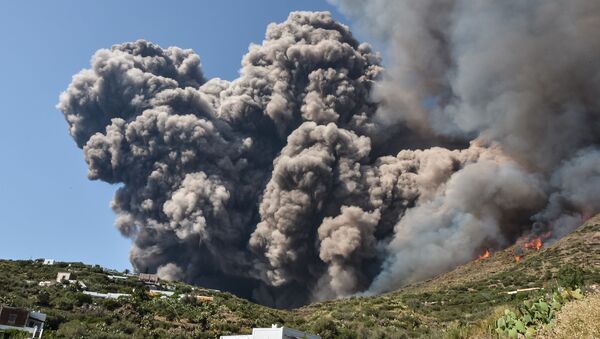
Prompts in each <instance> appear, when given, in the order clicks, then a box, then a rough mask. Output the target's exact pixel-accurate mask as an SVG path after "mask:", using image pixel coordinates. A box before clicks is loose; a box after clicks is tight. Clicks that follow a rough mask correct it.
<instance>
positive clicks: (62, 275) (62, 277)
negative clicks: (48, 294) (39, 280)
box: [56, 272, 71, 282]
mask: <svg viewBox="0 0 600 339" xmlns="http://www.w3.org/2000/svg"><path fill="white" fill-rule="evenodd" d="M63 280H71V273H69V272H58V274H57V275H56V282H62V281H63Z"/></svg>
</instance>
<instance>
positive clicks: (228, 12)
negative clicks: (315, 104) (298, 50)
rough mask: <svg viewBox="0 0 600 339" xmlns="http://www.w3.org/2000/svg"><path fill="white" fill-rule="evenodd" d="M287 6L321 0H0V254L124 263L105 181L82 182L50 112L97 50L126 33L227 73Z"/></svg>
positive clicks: (318, 4) (75, 153)
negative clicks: (186, 51) (193, 55)
mask: <svg viewBox="0 0 600 339" xmlns="http://www.w3.org/2000/svg"><path fill="white" fill-rule="evenodd" d="M293 10H329V11H331V12H332V13H333V15H334V17H335V18H336V19H338V20H340V21H342V22H344V23H348V21H347V20H346V19H345V18H344V17H343V16H342V15H341V14H339V13H338V12H336V11H335V8H333V7H332V6H331V5H329V4H328V3H326V2H325V1H324V0H269V1H265V0H257V1H248V0H237V1H233V0H218V1H169V2H166V1H143V2H142V1H116V0H112V1H74V0H73V1H35V2H34V1H23V0H19V1H10V2H9V1H2V2H0V46H2V52H0V114H1V117H2V123H0V154H1V155H2V161H1V162H0V230H1V232H0V258H12V259H17V258H20V259H28V258H44V257H45V258H55V259H57V260H65V261H83V262H86V263H90V264H100V265H103V266H107V267H112V268H116V269H125V268H130V265H129V261H128V252H129V244H130V242H129V240H128V239H125V238H123V237H121V236H120V234H119V233H118V232H117V230H116V229H115V228H114V226H113V222H114V217H115V216H114V214H113V212H112V211H111V210H110V208H109V203H110V200H111V198H112V195H113V193H114V190H115V187H113V186H110V185H109V184H106V183H103V182H95V181H89V180H87V177H86V173H87V169H86V165H85V162H84V161H83V155H82V152H81V150H80V149H78V148H77V147H76V146H75V143H74V142H73V140H72V139H71V138H70V136H69V135H68V133H67V125H66V123H65V121H64V119H63V116H62V114H61V113H60V112H59V111H57V110H56V108H55V105H56V103H57V101H58V95H59V94H60V92H61V91H63V90H64V89H65V88H66V87H67V85H68V84H69V82H70V80H71V76H72V75H74V74H75V73H77V72H78V71H79V70H81V69H82V68H86V67H88V66H89V60H90V57H91V56H92V54H93V53H94V52H95V51H96V50H97V49H99V48H105V47H110V46H111V45H112V44H115V43H120V42H124V41H131V40H136V39H142V38H143V39H147V40H151V41H153V42H155V43H158V44H160V45H161V46H163V47H167V46H179V47H182V48H191V49H193V50H195V51H196V52H197V53H198V54H199V55H200V57H201V59H202V64H203V71H204V74H205V75H206V76H207V77H209V78H210V77H217V76H218V77H221V78H224V79H229V80H230V79H233V78H235V77H237V74H238V69H239V67H240V61H241V58H242V56H243V55H244V54H245V52H246V51H247V48H248V44H249V43H251V42H255V43H260V42H261V41H262V39H263V36H264V32H265V28H266V26H267V24H268V23H270V22H281V21H283V20H285V18H286V17H287V15H288V13H289V12H290V11H293Z"/></svg>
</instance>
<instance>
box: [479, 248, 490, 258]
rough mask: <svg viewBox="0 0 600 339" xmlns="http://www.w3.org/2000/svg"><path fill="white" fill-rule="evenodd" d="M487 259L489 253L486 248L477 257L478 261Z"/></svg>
mask: <svg viewBox="0 0 600 339" xmlns="http://www.w3.org/2000/svg"><path fill="white" fill-rule="evenodd" d="M489 257H490V251H489V250H488V249H487V248H486V249H485V251H483V254H482V255H480V256H479V260H482V259H487V258H489Z"/></svg>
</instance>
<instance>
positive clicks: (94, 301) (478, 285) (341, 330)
mask: <svg viewBox="0 0 600 339" xmlns="http://www.w3.org/2000/svg"><path fill="white" fill-rule="evenodd" d="M515 253H516V249H515V248H514V246H513V247H510V248H507V249H505V250H503V251H499V252H496V253H492V254H491V256H490V257H489V258H486V259H482V260H474V261H472V262H470V263H468V264H466V265H463V266H461V267H458V268H457V269H455V270H454V271H452V272H449V273H446V274H443V275H441V276H438V277H436V278H434V279H430V280H428V281H424V282H421V283H417V284H413V285H411V286H407V287H405V288H403V289H400V290H398V291H395V292H392V293H388V294H384V295H380V296H375V297H353V298H348V299H341V300H334V301H327V302H322V303H316V304H311V305H308V306H305V307H302V308H299V309H296V310H292V311H286V310H275V309H270V308H267V307H263V306H260V305H256V304H253V303H250V302H248V301H246V300H243V299H240V298H237V297H235V296H233V295H231V294H229V293H224V292H220V291H215V290H206V289H202V288H196V287H193V286H190V285H187V284H183V283H180V282H163V283H162V285H163V288H166V289H168V290H169V291H172V292H174V295H173V296H170V297H164V298H161V297H156V296H154V297H150V296H148V295H147V294H146V293H141V292H142V291H144V290H143V286H144V284H143V283H142V282H140V281H138V279H137V277H135V276H127V278H126V279H117V280H115V279H113V280H111V279H109V278H108V277H107V276H108V275H111V274H115V275H117V274H118V275H121V276H124V274H122V273H116V272H106V271H105V270H104V269H102V268H100V267H97V266H95V267H94V266H88V265H84V264H82V263H59V264H56V265H54V266H46V265H43V264H42V262H41V261H6V260H5V261H0V286H2V289H0V303H1V304H5V305H11V306H18V307H25V308H29V309H37V310H40V311H42V312H45V313H47V314H48V317H49V321H48V324H47V328H46V329H47V331H46V332H45V333H44V337H69V338H76V337H86V338H90V337H92V338H119V337H122V338H130V337H138V338H163V337H164V338H177V337H181V338H183V337H196V338H214V337H217V336H218V335H221V334H229V333H240V332H247V331H249V330H250V329H251V328H252V327H261V326H270V325H271V324H285V325H286V326H289V327H295V328H298V329H301V330H307V331H310V332H313V333H319V334H321V336H322V337H323V338H336V337H337V338H357V337H358V338H399V337H403V336H406V337H419V336H423V337H443V336H458V337H460V336H464V335H465V334H464V333H470V332H469V331H470V328H480V327H482V326H485V324H486V322H489V321H490V319H492V320H494V317H496V316H497V314H498V312H501V311H502V310H503V309H505V308H507V307H511V306H514V305H516V304H518V303H521V302H522V300H524V299H528V298H534V297H536V296H539V295H542V294H543V293H545V292H544V291H548V290H551V289H552V288H553V287H555V286H557V285H561V284H562V283H563V281H565V279H566V280H568V279H570V276H569V275H570V274H572V273H571V272H573V271H576V272H580V275H581V278H582V279H583V280H584V282H585V285H586V286H592V285H594V284H597V283H600V216H596V217H594V218H592V219H590V220H588V221H587V222H586V223H585V224H584V225H583V226H581V227H580V228H579V229H577V230H576V231H575V232H573V233H571V234H570V235H568V236H566V237H564V238H562V239H561V240H559V241H558V242H556V243H555V244H553V245H551V246H549V247H548V248H542V249H540V250H539V251H536V250H528V251H526V252H525V253H524V254H523V257H522V258H521V259H520V260H519V262H517V261H516V260H515ZM58 272H70V273H72V274H73V276H74V277H75V278H76V279H77V280H78V281H82V282H84V283H85V285H86V288H87V290H88V291H95V292H101V293H106V292H113V293H132V294H133V295H132V296H131V297H128V298H121V299H117V300H115V299H99V298H93V297H91V296H89V295H85V294H83V293H82V288H81V286H79V285H77V284H69V283H61V284H54V285H52V286H47V287H42V286H39V285H38V283H39V282H40V281H50V280H54V279H55V278H56V275H57V273H58ZM523 288H543V289H539V290H531V291H525V292H518V293H515V294H507V292H509V291H514V290H517V289H523ZM134 289H135V290H136V291H137V292H132V291H133V290H134ZM588 290H589V291H591V290H592V287H588ZM181 295H188V297H185V298H181ZM197 296H200V297H201V298H196V297H197ZM211 298H212V300H211ZM461 333H463V334H461Z"/></svg>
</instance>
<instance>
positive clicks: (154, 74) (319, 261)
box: [58, 0, 600, 307]
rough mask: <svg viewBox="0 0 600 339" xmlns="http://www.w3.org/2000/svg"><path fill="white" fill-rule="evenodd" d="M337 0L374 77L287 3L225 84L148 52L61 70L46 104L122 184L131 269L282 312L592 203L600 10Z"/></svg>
mask: <svg viewBox="0 0 600 339" xmlns="http://www.w3.org/2000/svg"><path fill="white" fill-rule="evenodd" d="M335 3H336V4H338V5H339V6H340V8H341V9H342V10H344V11H346V12H347V13H348V14H349V15H351V16H353V17H355V18H356V19H357V22H359V25H361V26H364V27H365V28H366V29H367V28H368V29H369V32H370V33H371V34H372V35H373V36H375V37H376V38H377V39H380V40H381V41H385V42H386V44H387V45H388V46H390V47H389V50H386V51H384V55H385V57H386V60H387V63H388V68H387V70H386V71H384V70H383V68H382V66H381V65H380V56H379V54H378V53H375V52H374V51H373V50H372V48H371V47H370V46H369V45H368V44H365V43H359V42H358V41H357V40H356V39H355V38H354V37H353V36H352V34H351V33H350V31H349V29H348V27H346V26H344V25H341V24H339V23H337V22H335V21H334V20H333V19H332V18H331V16H330V15H329V14H328V13H312V12H294V13H291V14H290V16H289V17H288V19H287V20H286V21H285V22H283V23H280V24H271V25H269V27H268V28H267V33H266V36H265V40H264V41H263V42H262V44H261V45H251V46H250V48H249V52H248V53H247V54H246V56H244V58H243V61H242V69H241V73H240V77H239V78H238V79H235V80H234V81H231V82H228V81H224V80H221V79H210V80H207V79H205V78H204V76H203V74H202V71H201V69H200V58H199V57H198V56H197V55H196V54H195V53H194V52H193V51H191V50H183V49H180V48H176V47H169V48H166V49H163V48H161V47H159V46H157V45H155V44H152V43H150V42H147V41H142V40H140V41H136V42H131V43H125V44H121V45H115V46H113V47H112V48H111V49H102V50H99V51H98V52H97V53H96V54H95V55H94V57H93V58H92V62H91V63H92V66H91V68H90V69H87V70H83V71H81V72H80V73H79V74H77V75H75V76H74V77H73V81H72V82H71V84H70V85H69V88H68V89H67V90H66V91H65V92H64V93H63V94H62V95H61V97H60V102H59V104H58V108H59V109H60V110H61V111H62V112H63V113H64V115H65V119H66V121H67V123H68V125H69V132H70V134H71V135H72V136H73V138H74V139H75V141H76V143H77V145H78V146H79V147H80V148H82V149H83V152H84V157H85V160H86V162H87V164H88V167H89V172H88V176H89V178H90V179H92V180H102V181H106V182H108V183H119V184H121V185H120V187H119V188H118V189H117V192H116V194H115V197H114V199H113V202H112V207H113V210H114V211H115V213H116V214H117V220H116V226H117V228H118V229H119V231H120V232H121V233H122V234H123V235H125V236H127V237H130V238H131V239H133V247H132V249H131V252H130V258H131V261H132V264H133V266H134V268H135V269H136V270H138V271H146V270H147V271H150V272H155V271H156V272H158V273H159V275H161V276H162V277H164V278H167V279H182V280H186V281H190V282H194V283H197V284H202V285H205V286H207V287H214V288H219V289H227V290H231V291H233V292H235V293H238V294H240V295H244V296H248V297H249V296H252V297H253V298H254V299H256V300H258V301H259V302H262V303H265V304H269V305H274V306H280V307H289V306H295V305H299V304H302V303H306V302H307V301H310V300H322V299H329V298H336V297H343V296H348V295H352V294H355V293H359V292H364V293H380V292H384V291H388V290H391V289H394V288H397V287H400V286H402V285H403V284H406V283H408V282H412V281H416V280H418V279H423V278H427V277H430V276H433V275H435V274H438V273H441V272H444V271H447V270H449V269H452V268H453V267H455V266H456V265H458V264H461V263H464V262H467V261H469V260H471V259H472V258H473V257H474V256H475V255H476V254H477V252H478V251H479V250H481V248H483V247H495V248H501V247H503V246H507V245H509V244H510V243H511V242H513V241H514V240H515V239H516V238H518V237H519V236H520V235H521V234H522V233H523V232H525V231H527V230H528V228H529V227H531V224H532V222H533V221H541V222H545V223H551V224H552V226H553V228H555V229H557V230H560V232H559V233H561V232H562V233H563V234H564V233H565V232H568V231H569V230H570V229H572V227H573V226H574V225H576V224H577V223H578V222H579V221H581V219H582V218H583V217H584V216H586V215H589V214H591V213H596V212H600V205H598V204H597V203H595V202H594V199H593V197H595V196H597V194H598V193H600V174H599V172H598V171H597V168H598V164H599V163H600V160H599V159H600V156H598V154H599V152H600V151H599V150H598V148H597V143H598V135H599V134H598V129H599V128H600V127H599V126H600V124H599V122H598V114H599V113H600V99H598V96H597V95H596V94H598V93H599V90H600V67H598V66H600V65H599V64H598V63H599V62H600V61H599V60H600V46H599V44H600V42H599V41H597V39H594V34H593V32H597V31H599V29H600V5H594V4H589V3H587V2H585V1H582V0H576V1H572V2H569V3H563V2H558V1H545V2H541V1H538V2H533V3H528V4H522V3H520V2H517V1H506V2H502V3H496V2H490V1H483V0H482V1H477V2H474V3H469V4H467V2H466V1H458V0H457V1H449V0H446V1H444V0H428V1H420V2H418V3H415V2H411V1H403V0H401V1H391V0H390V1H387V0H378V1H372V2H368V3H363V2H360V1H350V0H348V1H335ZM415 145H421V146H422V145H427V147H425V148H422V149H417V148H415ZM457 145H458V146H461V147H458V149H456V148H457V147H456V146H457ZM429 146H433V147H429Z"/></svg>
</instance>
